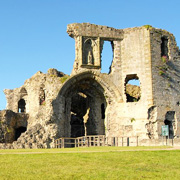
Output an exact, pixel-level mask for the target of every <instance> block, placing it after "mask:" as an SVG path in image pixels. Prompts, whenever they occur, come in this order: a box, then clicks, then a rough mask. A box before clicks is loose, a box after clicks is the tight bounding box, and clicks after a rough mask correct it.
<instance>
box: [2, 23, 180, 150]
mask: <svg viewBox="0 0 180 180" xmlns="http://www.w3.org/2000/svg"><path fill="white" fill-rule="evenodd" d="M67 33H68V34H69V36H70V37H72V38H74V40H75V61H74V66H73V70H72V73H71V75H70V76H69V75H66V74H64V73H62V72H59V71H57V70H56V69H49V70H48V72H47V73H46V74H44V73H42V72H37V73H36V74H35V75H34V76H32V77H31V78H30V79H28V80H26V81H25V83H24V85H22V86H21V87H19V88H16V89H13V90H9V89H6V90H4V93H5V95H6V99H7V108H6V110H2V111H0V148H53V147H54V140H55V139H57V138H60V137H80V136H84V135H105V136H106V137H122V136H138V137H139V138H140V139H141V140H142V142H143V141H144V142H145V141H149V142H150V140H152V139H155V140H156V139H157V140H158V139H160V138H161V126H162V125H169V136H170V138H171V139H172V138H175V139H178V138H179V136H180V123H179V122H180V107H179V106H180V73H179V72H180V51H179V48H178V47H177V45H176V41H175V37H174V36H173V35H172V34H171V33H169V32H167V31H165V30H162V29H157V28H153V27H151V26H149V25H145V26H142V27H135V28H127V29H114V28H111V27H107V26H100V25H94V24H89V23H82V24H80V23H74V24H69V25H68V27H67ZM105 41H108V42H110V43H111V45H112V52H113V59H112V64H111V66H110V71H109V73H108V74H107V73H101V67H102V66H101V64H102V60H101V54H102V50H103V44H104V42H105ZM132 80H134V81H137V82H139V85H131V84H130V81H132Z"/></svg>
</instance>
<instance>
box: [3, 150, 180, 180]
mask: <svg viewBox="0 0 180 180" xmlns="http://www.w3.org/2000/svg"><path fill="white" fill-rule="evenodd" d="M156 148H158V149H160V148H164V147H123V148H122V147H121V148H120V147H94V148H93V147H92V148H71V149H35V150H30V149H29V150H24V149H23V150H0V179H7V180H11V179H22V180H28V179H35V180H46V179H48V180H50V179H71V180H72V179H78V180H79V179H89V180H93V179H97V180H98V179H103V180H104V179H113V180H114V179H122V180H126V179H129V180H135V179H137V180H139V179H155V180H156V179H166V180H168V179H171V180H176V179H178V180H179V179H180V150H171V151H169V150H157V151H154V149H156ZM146 149H150V150H148V151H146ZM132 150H136V151H132Z"/></svg>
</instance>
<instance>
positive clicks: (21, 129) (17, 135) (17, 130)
mask: <svg viewBox="0 0 180 180" xmlns="http://www.w3.org/2000/svg"><path fill="white" fill-rule="evenodd" d="M26 130H27V128H26V127H19V128H17V129H15V141H17V139H18V138H19V137H20V136H21V134H22V133H23V132H25V131H26Z"/></svg>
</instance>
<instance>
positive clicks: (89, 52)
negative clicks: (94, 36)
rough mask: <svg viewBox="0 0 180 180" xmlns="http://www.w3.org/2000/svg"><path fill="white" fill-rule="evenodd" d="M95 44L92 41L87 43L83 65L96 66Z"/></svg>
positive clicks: (89, 40)
mask: <svg viewBox="0 0 180 180" xmlns="http://www.w3.org/2000/svg"><path fill="white" fill-rule="evenodd" d="M93 44H94V43H92V40H91V39H88V40H86V41H85V45H84V56H83V64H87V65H94V55H93V47H94V45H93Z"/></svg>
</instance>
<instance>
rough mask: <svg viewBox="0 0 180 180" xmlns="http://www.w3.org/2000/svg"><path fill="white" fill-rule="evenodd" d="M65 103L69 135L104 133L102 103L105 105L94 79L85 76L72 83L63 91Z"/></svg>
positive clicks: (101, 89) (102, 95)
mask: <svg viewBox="0 0 180 180" xmlns="http://www.w3.org/2000/svg"><path fill="white" fill-rule="evenodd" d="M65 104H66V112H65V116H66V121H67V122H70V127H69V128H70V132H71V133H70V136H71V137H79V136H84V135H85V134H86V135H100V134H101V135H103V134H105V125H104V118H105V117H103V118H102V113H103V114H105V113H104V112H102V104H104V105H105V107H106V100H105V97H104V93H103V88H102V87H101V86H100V84H99V83H98V82H97V81H96V80H94V79H92V78H90V77H87V78H84V79H81V80H80V81H77V82H76V83H74V84H73V85H72V86H71V88H69V89H68V90H67V92H66V93H65ZM88 109H89V110H88ZM103 111H105V108H104V109H103ZM85 117H87V118H85Z"/></svg>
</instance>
